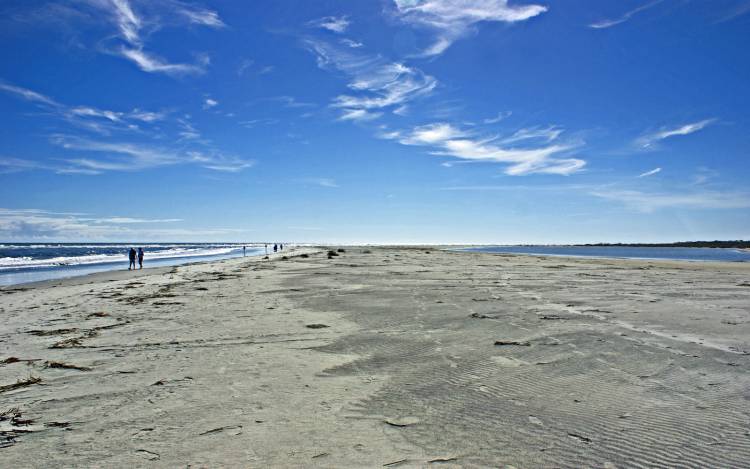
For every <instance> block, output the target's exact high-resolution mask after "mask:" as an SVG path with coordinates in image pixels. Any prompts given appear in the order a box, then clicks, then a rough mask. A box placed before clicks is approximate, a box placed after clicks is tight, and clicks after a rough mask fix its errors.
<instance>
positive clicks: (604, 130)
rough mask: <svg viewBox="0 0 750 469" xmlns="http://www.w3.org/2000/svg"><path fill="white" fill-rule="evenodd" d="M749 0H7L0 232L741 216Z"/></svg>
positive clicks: (747, 173) (342, 234)
mask: <svg viewBox="0 0 750 469" xmlns="http://www.w3.org/2000/svg"><path fill="white" fill-rule="evenodd" d="M747 44H750V0H606V1H605V0H599V1H596V2H593V1H590V0H544V1H542V0H539V1H536V0H361V1H346V0H340V1H333V0H320V1H314V2H312V1H305V0H296V1H292V0H254V1H251V2H248V1H239V0H215V1H209V0H205V1H200V2H192V1H183V0H68V1H51V0H40V1H35V0H6V1H3V2H2V4H1V5H0V45H1V46H2V47H1V48H0V54H1V55H0V57H1V58H2V60H0V109H1V110H2V112H1V113H0V241H5V242H8V241H10V242H42V241H101V242H106V241H238V242H252V241H258V242H264V241H286V242H321V243H498V244H532V243H587V242H669V241H679V240H703V239H709V240H713V239H750V185H748V181H750V113H748V111H747V110H748V108H750V86H749V85H748V84H750V55H748V53H747Z"/></svg>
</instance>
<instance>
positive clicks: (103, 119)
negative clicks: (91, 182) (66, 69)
mask: <svg viewBox="0 0 750 469" xmlns="http://www.w3.org/2000/svg"><path fill="white" fill-rule="evenodd" d="M0 90H2V91H6V92H8V93H10V94H12V95H14V96H17V97H19V98H22V99H24V100H26V101H30V102H32V103H35V104H36V105H37V106H38V107H40V108H41V109H44V110H45V111H47V112H48V113H50V114H52V115H54V116H56V117H58V118H61V119H63V120H65V121H67V122H68V123H71V124H73V125H75V126H77V127H82V128H85V129H88V130H92V131H94V132H97V133H100V134H105V135H108V134H109V133H111V132H112V131H115V130H120V131H123V130H124V131H133V130H137V129H138V125H136V124H137V123H152V122H155V121H158V120H162V119H164V117H165V114H164V113H161V112H150V111H143V110H140V109H138V108H136V109H133V110H132V111H130V112H122V111H111V110H107V109H98V108H95V107H93V106H84V105H78V106H68V105H65V104H62V103H59V102H57V101H56V100H54V99H52V98H50V97H49V96H45V95H43V94H41V93H38V92H36V91H32V90H29V89H26V88H22V87H20V86H14V85H10V84H7V83H2V82H0ZM136 121H137V122H136Z"/></svg>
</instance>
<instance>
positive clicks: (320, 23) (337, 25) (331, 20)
mask: <svg viewBox="0 0 750 469" xmlns="http://www.w3.org/2000/svg"><path fill="white" fill-rule="evenodd" d="M349 24H351V23H350V21H349V19H348V18H347V17H346V16H326V17H324V18H320V19H318V20H315V21H311V22H310V25H311V26H315V27H318V28H323V29H327V30H329V31H332V32H334V33H343V32H346V30H347V28H349Z"/></svg>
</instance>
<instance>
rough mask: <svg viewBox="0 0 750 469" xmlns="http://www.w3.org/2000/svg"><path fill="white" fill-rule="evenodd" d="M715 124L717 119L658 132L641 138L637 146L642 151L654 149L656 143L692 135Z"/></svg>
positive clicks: (637, 141)
mask: <svg viewBox="0 0 750 469" xmlns="http://www.w3.org/2000/svg"><path fill="white" fill-rule="evenodd" d="M714 122H716V119H705V120H702V121H698V122H694V123H692V124H685V125H683V126H680V127H675V128H666V129H662V130H660V131H658V132H654V133H650V134H646V135H643V136H641V137H640V138H638V139H637V140H636V145H637V146H638V147H639V148H641V149H649V148H652V147H653V146H654V144H655V143H657V142H659V141H661V140H664V139H665V138H670V137H677V136H684V135H690V134H692V133H695V132H698V131H699V130H702V129H704V128H706V127H707V126H709V125H711V124H713V123H714Z"/></svg>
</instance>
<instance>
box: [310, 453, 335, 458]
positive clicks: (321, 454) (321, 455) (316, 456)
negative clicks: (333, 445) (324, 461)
mask: <svg viewBox="0 0 750 469" xmlns="http://www.w3.org/2000/svg"><path fill="white" fill-rule="evenodd" d="M330 455H331V454H330V453H320V454H316V455H315V456H313V457H312V459H315V458H323V457H326V456H330Z"/></svg>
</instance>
